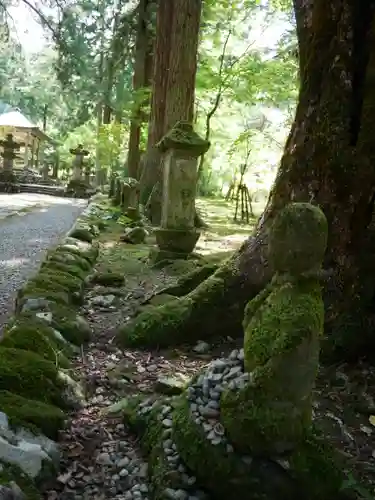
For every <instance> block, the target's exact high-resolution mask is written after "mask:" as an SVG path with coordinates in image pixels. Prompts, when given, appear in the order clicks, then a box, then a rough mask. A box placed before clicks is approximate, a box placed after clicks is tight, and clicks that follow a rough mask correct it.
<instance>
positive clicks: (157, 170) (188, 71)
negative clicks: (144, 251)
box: [141, 0, 202, 224]
mask: <svg viewBox="0 0 375 500" xmlns="http://www.w3.org/2000/svg"><path fill="white" fill-rule="evenodd" d="M201 9H202V2H201V0H175V1H174V2H170V1H168V0H160V2H159V9H158V17H157V33H156V50H155V66H154V82H153V96H152V106H151V116H150V124H149V136H148V144H147V152H146V156H145V161H144V165H143V174H142V178H141V202H142V203H146V202H147V200H148V199H149V197H150V194H151V191H152V197H151V205H150V207H149V216H150V219H151V221H152V222H153V223H154V224H157V223H159V221H160V214H161V203H160V185H159V182H160V180H161V165H160V154H159V152H158V150H157V149H156V148H155V145H156V144H157V143H158V142H159V141H160V139H161V138H162V137H163V135H164V134H165V133H166V132H167V131H168V130H169V129H170V128H171V127H173V125H174V124H175V123H176V122H177V121H179V120H187V121H193V116H194V93H195V75H196V70H197V50H198V38H199V26H200V16H201Z"/></svg>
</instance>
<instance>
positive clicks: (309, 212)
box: [221, 203, 328, 455]
mask: <svg viewBox="0 0 375 500" xmlns="http://www.w3.org/2000/svg"><path fill="white" fill-rule="evenodd" d="M327 235H328V228H327V221H326V218H325V216H324V214H323V213H322V212H321V210H320V209H319V208H317V207H314V206H312V205H310V204H308V203H293V204H290V205H289V206H288V207H286V208H285V209H284V210H283V211H282V212H281V213H280V214H279V215H278V217H277V218H276V220H275V221H274V224H273V226H272V228H271V231H270V241H269V260H270V264H271V265H272V267H273V270H274V271H275V275H274V278H273V280H272V282H271V285H270V286H269V287H267V289H266V290H264V291H263V292H262V293H261V294H259V295H258V296H257V297H255V298H254V299H253V300H251V301H250V302H249V303H248V305H247V307H246V310H245V318H244V323H243V327H244V332H245V340H244V352H245V360H244V365H245V370H246V371H247V372H248V373H250V374H251V381H250V382H249V384H247V385H246V387H244V388H243V389H241V390H227V391H226V392H225V393H224V395H223V397H222V406H221V412H222V421H223V423H224V424H225V427H226V429H227V431H228V433H229V435H230V437H231V439H232V440H233V442H235V443H236V444H237V445H238V446H239V447H240V448H242V449H243V450H244V451H251V452H253V453H259V454H266V455H269V454H272V453H274V454H279V453H283V452H285V451H289V450H291V449H293V448H294V447H295V445H296V444H297V443H298V442H299V440H300V439H301V437H302V436H303V435H304V433H305V430H306V428H308V427H309V426H310V424H311V412H312V407H311V396H312V391H313V387H314V383H315V378H316V375H317V370H318V365H319V340H320V337H321V335H322V332H323V323H324V306H323V300H322V296H321V286H320V283H319V271H320V268H321V265H322V261H323V257H324V253H325V250H326V245H327Z"/></svg>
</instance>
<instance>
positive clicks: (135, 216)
mask: <svg viewBox="0 0 375 500" xmlns="http://www.w3.org/2000/svg"><path fill="white" fill-rule="evenodd" d="M125 215H126V216H127V217H129V219H131V220H133V221H138V220H140V219H141V216H140V213H139V209H138V208H137V207H127V209H126V210H125Z"/></svg>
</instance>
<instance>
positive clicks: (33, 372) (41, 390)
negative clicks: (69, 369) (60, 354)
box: [0, 347, 66, 408]
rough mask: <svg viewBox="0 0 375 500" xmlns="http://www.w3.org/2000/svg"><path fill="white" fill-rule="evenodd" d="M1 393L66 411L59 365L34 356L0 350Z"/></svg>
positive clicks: (24, 352)
mask: <svg viewBox="0 0 375 500" xmlns="http://www.w3.org/2000/svg"><path fill="white" fill-rule="evenodd" d="M0 374H1V376H0V390H1V391H11V392H13V393H15V394H18V395H20V396H23V397H25V398H30V399H35V400H37V401H42V402H44V403H49V404H52V405H56V406H58V407H60V408H65V407H66V404H65V402H64V399H63V394H62V393H63V391H64V389H65V385H64V384H63V382H62V381H61V380H60V379H59V374H58V369H57V368H56V366H55V364H54V363H52V362H50V361H47V360H45V359H43V358H42V357H41V356H39V355H38V354H36V353H34V352H28V351H24V350H22V349H10V348H6V347H0Z"/></svg>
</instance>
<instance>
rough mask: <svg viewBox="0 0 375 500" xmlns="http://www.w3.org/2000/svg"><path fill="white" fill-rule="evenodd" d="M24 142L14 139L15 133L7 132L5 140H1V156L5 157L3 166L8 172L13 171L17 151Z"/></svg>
mask: <svg viewBox="0 0 375 500" xmlns="http://www.w3.org/2000/svg"><path fill="white" fill-rule="evenodd" d="M22 145H23V144H22V143H21V142H16V141H14V140H13V134H7V135H6V138H5V139H4V140H1V141H0V146H2V148H3V152H2V153H1V156H2V157H3V168H4V170H5V171H7V172H12V171H13V160H14V158H16V157H17V153H16V151H19V149H20V147H21V146H22Z"/></svg>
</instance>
